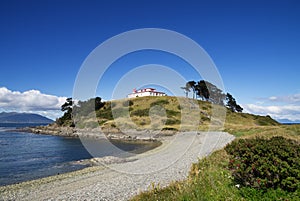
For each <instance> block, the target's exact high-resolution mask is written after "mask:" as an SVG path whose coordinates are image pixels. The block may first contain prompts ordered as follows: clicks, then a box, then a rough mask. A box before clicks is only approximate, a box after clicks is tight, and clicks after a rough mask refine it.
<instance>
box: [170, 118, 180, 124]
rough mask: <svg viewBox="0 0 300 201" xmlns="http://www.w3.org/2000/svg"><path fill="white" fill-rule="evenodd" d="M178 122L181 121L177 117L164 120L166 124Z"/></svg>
mask: <svg viewBox="0 0 300 201" xmlns="http://www.w3.org/2000/svg"><path fill="white" fill-rule="evenodd" d="M180 122H181V121H180V120H178V119H173V118H168V119H167V121H166V125H174V124H180Z"/></svg>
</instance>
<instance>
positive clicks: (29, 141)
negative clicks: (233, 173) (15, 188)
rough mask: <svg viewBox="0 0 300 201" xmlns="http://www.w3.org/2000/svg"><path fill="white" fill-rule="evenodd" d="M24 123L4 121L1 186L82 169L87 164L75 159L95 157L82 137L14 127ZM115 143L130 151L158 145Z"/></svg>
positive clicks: (0, 142) (0, 127)
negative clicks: (84, 144) (67, 136)
mask: <svg viewBox="0 0 300 201" xmlns="http://www.w3.org/2000/svg"><path fill="white" fill-rule="evenodd" d="M23 126H28V124H0V186H3V185H8V184H14V183H19V182H22V181H28V180H32V179H37V178H41V177H46V176H51V175H56V174H61V173H66V172H70V171H75V170H79V169H82V168H84V167H87V165H82V164H80V163H74V161H78V160H82V159H89V158H92V156H91V155H90V154H89V152H88V151H87V150H86V149H85V147H84V146H83V145H82V143H81V141H80V139H76V138H66V137H60V136H51V135H37V134H33V133H24V132H17V131H12V130H13V129H15V128H16V127H23ZM30 126H32V125H30ZM100 143H101V142H100ZM104 143H106V144H107V141H103V145H104ZM114 145H116V146H118V147H120V148H121V149H122V150H125V151H129V152H130V151H134V150H137V152H144V151H147V150H149V149H151V148H153V147H154V146H152V145H151V146H149V145H146V146H145V145H143V144H137V143H123V142H121V141H115V142H114ZM105 155H107V153H103V155H102V156H105ZM98 157H99V156H98ZM100 157H101V156H100Z"/></svg>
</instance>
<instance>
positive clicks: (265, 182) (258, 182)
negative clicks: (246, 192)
mask: <svg viewBox="0 0 300 201" xmlns="http://www.w3.org/2000/svg"><path fill="white" fill-rule="evenodd" d="M225 150H226V152H227V153H228V154H229V155H230V161H229V169H230V170H231V171H232V174H233V177H234V179H235V182H237V183H238V184H240V185H242V186H245V187H252V188H256V189H262V190H264V189H278V188H280V189H283V190H286V191H290V192H293V191H295V190H297V189H299V187H300V146H299V143H298V142H296V141H294V140H290V139H286V138H283V137H273V138H271V139H269V140H268V139H264V138H256V139H239V140H235V141H233V142H232V143H231V144H229V145H227V146H226V147H225Z"/></svg>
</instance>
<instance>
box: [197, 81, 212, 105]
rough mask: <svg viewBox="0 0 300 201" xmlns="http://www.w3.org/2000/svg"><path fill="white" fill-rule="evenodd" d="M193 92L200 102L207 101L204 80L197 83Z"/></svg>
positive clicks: (207, 92)
mask: <svg viewBox="0 0 300 201" xmlns="http://www.w3.org/2000/svg"><path fill="white" fill-rule="evenodd" d="M195 90H196V95H197V96H199V97H200V98H201V99H202V100H206V101H208V99H209V91H208V88H207V86H206V83H205V81H204V80H201V81H198V82H197V85H196V86H195Z"/></svg>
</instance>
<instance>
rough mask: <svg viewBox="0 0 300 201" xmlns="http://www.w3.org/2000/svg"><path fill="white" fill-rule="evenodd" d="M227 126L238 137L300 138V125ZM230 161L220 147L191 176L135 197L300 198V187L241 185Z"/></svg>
mask: <svg viewBox="0 0 300 201" xmlns="http://www.w3.org/2000/svg"><path fill="white" fill-rule="evenodd" d="M227 129H228V130H230V131H231V133H233V134H234V135H236V136H237V137H238V138H254V137H257V136H264V137H267V138H269V137H272V136H283V137H286V138H290V139H294V140H297V141H300V125H291V126H285V125H281V126H252V127H249V126H244V127H243V126H235V127H231V128H229V127H227ZM228 163H229V156H228V155H227V153H226V152H225V150H224V149H222V150H219V151H217V152H214V153H213V154H211V155H210V156H208V157H206V158H204V159H202V160H199V162H198V163H196V164H193V166H192V167H191V170H190V173H189V177H188V179H186V180H184V181H177V182H173V183H171V184H170V185H169V186H167V187H164V188H161V187H160V186H159V184H152V185H150V186H149V190H148V191H146V192H142V193H140V194H139V195H137V196H135V197H134V198H132V199H131V200H132V201H137V200H145V201H150V200H153V201H154V200H195V201H196V200H207V201H210V200H211V201H214V200H237V201H240V200H251V201H260V200H265V201H267V200H268V201H271V200H289V201H290V200H295V201H296V200H300V189H298V190H296V191H295V192H287V191H284V190H281V189H268V190H258V189H254V188H250V187H237V186H236V185H237V184H236V183H235V182H234V180H233V177H232V175H231V172H230V171H229V169H228Z"/></svg>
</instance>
